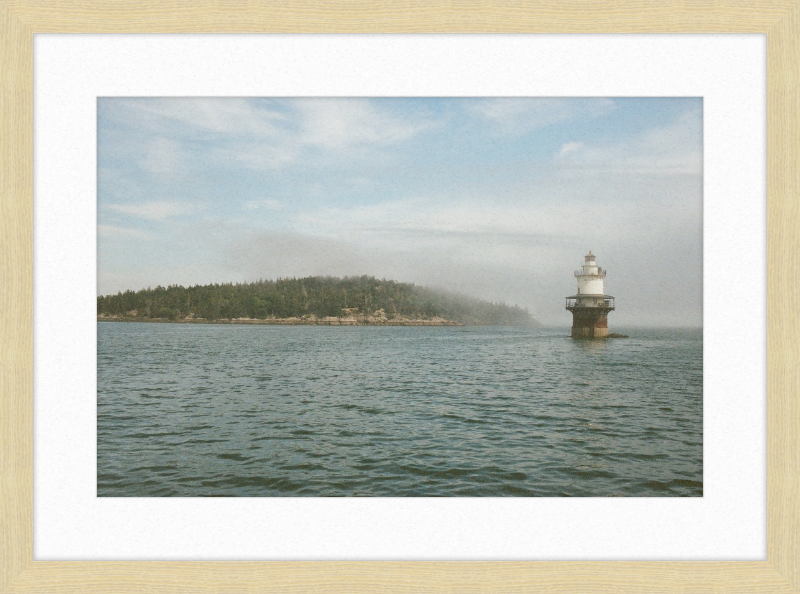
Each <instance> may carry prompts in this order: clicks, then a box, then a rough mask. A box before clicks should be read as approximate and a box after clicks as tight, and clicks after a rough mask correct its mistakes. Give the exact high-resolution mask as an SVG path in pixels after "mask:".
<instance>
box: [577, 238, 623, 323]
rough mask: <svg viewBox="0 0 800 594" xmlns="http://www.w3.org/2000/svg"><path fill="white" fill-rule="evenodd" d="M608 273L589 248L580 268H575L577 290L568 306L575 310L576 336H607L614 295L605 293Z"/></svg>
mask: <svg viewBox="0 0 800 594" xmlns="http://www.w3.org/2000/svg"><path fill="white" fill-rule="evenodd" d="M605 277H606V271H605V270H603V269H602V268H600V267H599V266H598V265H597V260H596V259H595V256H594V254H593V253H592V252H591V250H590V251H589V253H588V254H587V255H586V257H585V259H584V263H583V266H582V267H581V269H580V270H576V271H575V278H577V279H578V293H577V294H576V295H571V296H569V297H567V310H568V311H571V312H572V337H573V338H606V337H607V336H608V312H610V311H613V310H614V298H613V297H612V296H611V295H606V294H605V291H604V288H603V279H604V278H605Z"/></svg>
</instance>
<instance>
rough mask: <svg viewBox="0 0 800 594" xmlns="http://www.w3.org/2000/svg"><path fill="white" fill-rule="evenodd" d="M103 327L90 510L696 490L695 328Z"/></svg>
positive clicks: (698, 402)
mask: <svg viewBox="0 0 800 594" xmlns="http://www.w3.org/2000/svg"><path fill="white" fill-rule="evenodd" d="M612 330H613V331H616V332H625V333H626V334H629V335H630V338H628V339H609V340H574V339H571V338H570V337H569V329H568V328H557V329H554V328H501V327H476V328H467V327H428V328H418V327H412V328H409V327H320V326H288V327H287V326H244V325H242V326H237V325H202V324H197V325H195V324H155V323H98V347H97V348H98V378H97V379H98V400H97V405H98V408H97V419H98V421H97V430H98V436H97V446H98V455H97V464H98V470H97V481H98V487H97V494H98V496H112V497H114V496H134V497H142V496H246V497H258V496H384V497H385V496H547V497H557V496H702V494H703V482H702V481H703V478H702V477H703V466H702V454H703V416H702V394H703V374H702V363H703V361H702V354H703V348H702V347H703V340H702V330H701V329H630V330H625V329H620V328H616V327H615V328H612Z"/></svg>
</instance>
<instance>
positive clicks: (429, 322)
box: [97, 314, 463, 326]
mask: <svg viewBox="0 0 800 594" xmlns="http://www.w3.org/2000/svg"><path fill="white" fill-rule="evenodd" d="M97 321H98V322H145V323H158V324H244V325H252V326H463V324H461V323H459V322H454V321H453V320H447V319H444V318H431V319H417V318H392V319H389V318H386V317H384V316H348V317H344V318H317V317H316V316H309V317H307V318H264V319H254V318H233V319H225V318H223V319H215V320H207V319H204V318H194V317H186V318H180V319H174V320H171V319H169V318H139V317H133V316H119V315H107V314H101V315H99V316H97Z"/></svg>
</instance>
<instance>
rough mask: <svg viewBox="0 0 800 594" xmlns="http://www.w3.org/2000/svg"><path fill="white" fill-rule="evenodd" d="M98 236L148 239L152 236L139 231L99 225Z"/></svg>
mask: <svg viewBox="0 0 800 594" xmlns="http://www.w3.org/2000/svg"><path fill="white" fill-rule="evenodd" d="M97 234H98V235H99V236H101V237H129V238H130V237H139V238H148V237H150V235H149V234H148V233H145V232H144V231H140V230H139V229H128V228H125V227H117V226H116V225H97Z"/></svg>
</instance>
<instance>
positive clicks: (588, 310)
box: [567, 306, 612, 338]
mask: <svg viewBox="0 0 800 594" xmlns="http://www.w3.org/2000/svg"><path fill="white" fill-rule="evenodd" d="M567 309H569V310H570V311H571V312H572V338H608V312H609V311H611V310H612V308H610V307H586V306H575V307H569V308H567Z"/></svg>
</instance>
